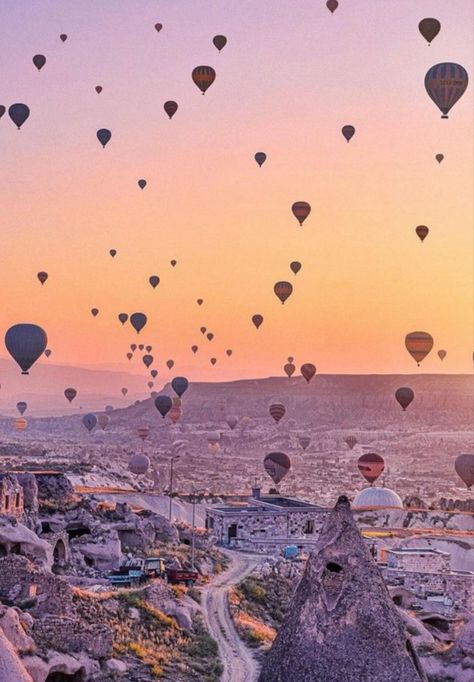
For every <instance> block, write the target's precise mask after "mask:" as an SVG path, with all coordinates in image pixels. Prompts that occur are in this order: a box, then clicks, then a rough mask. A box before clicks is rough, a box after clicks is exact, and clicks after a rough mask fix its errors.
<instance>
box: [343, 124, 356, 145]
mask: <svg viewBox="0 0 474 682" xmlns="http://www.w3.org/2000/svg"><path fill="white" fill-rule="evenodd" d="M355 131H356V130H355V128H354V126H343V127H342V129H341V133H342V134H343V136H344V137H345V138H346V141H347V142H349V141H350V139H351V138H352V137H353V136H354V133H355Z"/></svg>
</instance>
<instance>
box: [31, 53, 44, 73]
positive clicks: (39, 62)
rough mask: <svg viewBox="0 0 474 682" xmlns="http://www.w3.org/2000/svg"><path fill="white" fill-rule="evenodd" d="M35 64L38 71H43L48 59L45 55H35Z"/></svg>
mask: <svg viewBox="0 0 474 682" xmlns="http://www.w3.org/2000/svg"><path fill="white" fill-rule="evenodd" d="M33 64H34V65H35V66H36V68H37V69H38V71H41V69H42V68H43V66H44V65H45V64H46V57H45V56H44V54H35V56H34V57H33Z"/></svg>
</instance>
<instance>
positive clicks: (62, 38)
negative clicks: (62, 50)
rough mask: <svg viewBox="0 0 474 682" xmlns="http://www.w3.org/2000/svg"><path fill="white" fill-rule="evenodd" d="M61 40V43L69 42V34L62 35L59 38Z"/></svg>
mask: <svg viewBox="0 0 474 682" xmlns="http://www.w3.org/2000/svg"><path fill="white" fill-rule="evenodd" d="M59 37H60V38H61V42H63V43H65V42H66V40H67V34H66V33H61V35H60V36H59Z"/></svg>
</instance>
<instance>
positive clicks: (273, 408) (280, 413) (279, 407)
mask: <svg viewBox="0 0 474 682" xmlns="http://www.w3.org/2000/svg"><path fill="white" fill-rule="evenodd" d="M268 411H269V412H270V416H271V417H273V419H274V420H275V423H276V424H278V422H279V421H280V420H281V419H283V417H284V416H285V413H286V407H285V406H284V405H283V404H282V403H272V404H271V405H270V407H269V408H268Z"/></svg>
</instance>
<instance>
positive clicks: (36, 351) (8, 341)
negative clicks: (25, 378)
mask: <svg viewBox="0 0 474 682" xmlns="http://www.w3.org/2000/svg"><path fill="white" fill-rule="evenodd" d="M47 344H48V337H47V336H46V332H45V331H44V330H43V329H41V327H38V326H37V325H36V324H15V325H14V326H13V327H10V329H9V330H8V331H7V333H6V334H5V346H6V349H7V351H8V352H9V353H10V355H11V356H12V358H13V359H14V360H15V362H16V363H17V364H18V365H19V366H20V367H21V370H22V372H21V373H22V374H28V370H29V369H30V367H32V365H34V363H35V362H36V361H37V359H38V358H39V357H40V356H41V355H42V354H43V353H44V351H45V349H46V346H47Z"/></svg>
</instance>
